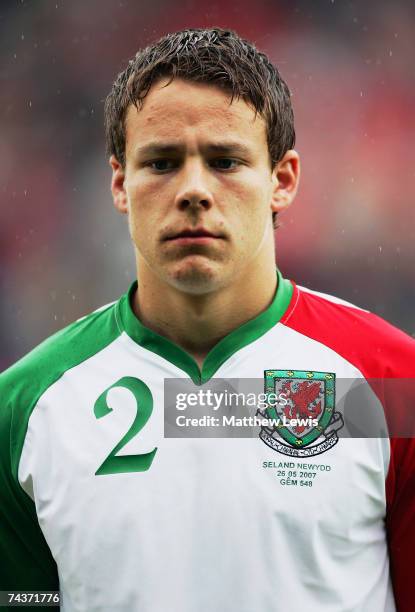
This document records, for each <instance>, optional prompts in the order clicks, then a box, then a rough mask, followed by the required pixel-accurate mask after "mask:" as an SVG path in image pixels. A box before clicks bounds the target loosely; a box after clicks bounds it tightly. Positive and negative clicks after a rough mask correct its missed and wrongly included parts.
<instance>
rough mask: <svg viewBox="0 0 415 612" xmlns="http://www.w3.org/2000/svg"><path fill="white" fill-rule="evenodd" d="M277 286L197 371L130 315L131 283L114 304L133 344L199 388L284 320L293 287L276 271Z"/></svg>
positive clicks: (174, 347)
mask: <svg viewBox="0 0 415 612" xmlns="http://www.w3.org/2000/svg"><path fill="white" fill-rule="evenodd" d="M277 277H278V285H277V290H276V292H275V295H274V299H273V300H272V302H271V304H270V306H269V307H268V308H267V309H266V310H264V311H263V312H261V313H260V314H259V315H257V316H256V317H254V318H253V319H250V320H249V321H247V322H246V323H244V324H243V325H241V326H240V327H238V328H237V329H234V330H233V331H232V332H231V333H230V334H228V335H227V336H225V337H224V338H222V340H220V341H219V342H218V343H217V344H215V346H214V347H213V348H212V349H211V350H210V351H209V353H208V355H207V356H206V359H205V361H204V363H203V367H202V369H201V370H200V368H199V366H198V364H197V363H196V361H195V360H194V359H193V357H192V356H191V355H189V353H187V352H186V351H185V350H184V349H182V348H181V347H180V346H178V345H177V344H175V343H174V342H172V341H171V340H168V339H167V338H165V337H164V336H161V335H160V334H157V333H156V332H154V331H152V330H151V329H149V328H148V327H145V325H143V324H142V323H141V321H140V320H139V319H137V317H136V316H135V314H134V311H133V309H132V306H131V303H132V298H133V296H134V294H135V291H136V290H137V281H135V282H134V283H133V284H132V285H131V287H130V289H129V290H128V292H127V293H126V294H125V295H123V296H122V298H121V299H120V301H119V302H118V304H117V309H118V315H119V318H120V320H121V323H122V327H123V329H124V331H125V332H126V333H127V334H128V335H129V336H130V338H132V339H133V340H134V341H135V342H137V344H139V345H140V346H142V347H143V348H145V349H147V350H149V351H152V352H153V353H156V354H157V355H159V356H160V357H163V358H164V359H166V360H167V361H170V362H171V363H173V364H174V365H175V366H177V367H178V368H180V369H181V370H183V371H184V372H186V373H187V374H188V375H189V376H190V378H191V379H192V380H193V382H194V383H195V384H199V385H200V384H203V383H205V382H206V381H207V380H209V379H210V378H212V376H213V375H214V374H215V372H216V371H217V370H218V369H219V368H220V366H221V365H222V364H223V363H225V361H227V360H228V359H229V358H230V357H231V356H232V355H233V354H234V353H236V352H237V351H239V350H240V349H241V348H243V347H244V346H247V345H248V344H251V343H252V342H254V341H255V340H257V339H258V338H260V337H261V336H263V335H264V334H265V333H266V332H267V331H268V330H269V329H271V327H273V326H274V325H276V324H277V323H278V322H279V321H280V320H281V318H282V317H283V316H284V314H285V312H286V310H287V308H288V305H289V303H290V301H291V297H292V294H293V285H292V283H291V282H290V281H289V280H286V279H284V278H283V277H282V275H281V273H280V271H279V270H277Z"/></svg>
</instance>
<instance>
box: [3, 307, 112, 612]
mask: <svg viewBox="0 0 415 612" xmlns="http://www.w3.org/2000/svg"><path fill="white" fill-rule="evenodd" d="M121 333H122V329H121V327H120V326H119V325H118V322H117V310H116V304H110V305H109V306H108V307H105V308H104V309H101V310H99V311H96V312H93V313H92V314H90V315H88V316H86V317H84V318H83V319H80V320H79V321H76V322H75V323H72V325H69V326H68V327H66V328H64V329H63V330H61V331H60V332H58V333H57V334H54V335H53V336H51V337H50V338H48V339H47V340H45V341H44V342H43V343H42V344H40V345H39V346H38V347H37V348H35V349H34V350H33V351H31V352H30V353H29V354H28V355H26V356H25V357H23V359H21V360H20V361H18V362H17V363H16V364H15V365H13V366H12V367H11V368H9V369H8V370H6V371H5V372H3V373H2V374H0V557H1V559H2V563H1V564H0V565H1V569H0V590H14V591H19V590H20V591H22V590H58V588H59V587H58V576H57V569H56V564H55V561H54V559H53V557H52V555H51V553H50V550H49V547H48V546H47V544H46V541H45V539H44V537H43V534H42V532H41V530H40V527H39V524H38V521H37V515H36V509H35V504H34V503H33V501H32V500H31V499H30V497H29V496H28V495H27V494H26V493H25V492H24V491H23V489H22V488H21V486H20V484H19V482H18V477H17V472H18V466H19V461H20V455H21V452H22V449H23V444H24V440H25V436H26V432H27V427H28V421H29V418H30V415H31V413H32V411H33V408H34V407H35V406H36V404H37V402H38V400H39V398H40V397H41V395H43V393H44V392H45V391H46V390H47V389H48V388H49V387H50V386H51V385H52V384H54V383H55V382H56V381H57V380H58V379H59V378H60V377H61V376H62V375H63V374H64V373H65V372H66V371H67V370H69V369H70V368H73V367H75V366H77V365H79V364H80V363H82V362H83V361H85V360H87V359H89V358H90V357H92V356H93V355H95V354H96V353H98V352H99V351H101V350H103V349H104V348H105V347H106V346H108V345H109V344H111V342H113V341H114V340H115V339H116V338H117V337H118V336H119V335H120V334H121ZM50 609H51V608H48V610H50Z"/></svg>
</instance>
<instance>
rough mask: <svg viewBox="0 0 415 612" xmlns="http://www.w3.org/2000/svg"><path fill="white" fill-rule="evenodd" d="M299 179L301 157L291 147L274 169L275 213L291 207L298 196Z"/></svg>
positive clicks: (272, 199) (273, 201) (273, 209)
mask: <svg viewBox="0 0 415 612" xmlns="http://www.w3.org/2000/svg"><path fill="white" fill-rule="evenodd" d="M299 180H300V157H299V155H298V153H297V151H294V150H293V149H290V150H289V151H287V152H286V154H285V155H284V157H283V158H282V159H281V160H280V161H279V162H278V163H277V164H275V167H274V170H273V171H272V182H273V191H272V198H271V210H272V212H273V213H276V212H281V211H283V210H285V209H286V208H288V207H289V205H290V204H291V202H292V201H293V200H294V198H295V196H296V193H297V189H298V183H299Z"/></svg>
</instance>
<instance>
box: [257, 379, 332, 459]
mask: <svg viewBox="0 0 415 612" xmlns="http://www.w3.org/2000/svg"><path fill="white" fill-rule="evenodd" d="M264 374H265V393H266V394H267V403H268V407H267V408H266V409H265V411H264V412H261V411H258V413H259V414H260V415H261V416H263V417H266V418H268V419H272V422H273V425H271V426H269V427H268V426H263V427H262V429H261V431H260V434H259V437H260V438H261V440H262V441H263V442H265V444H267V445H268V446H269V447H271V448H272V449H274V450H275V451H277V452H278V453H282V454H283V455H289V456H291V457H311V456H313V455H319V454H321V453H324V452H326V451H328V450H329V449H330V448H332V447H333V446H334V445H335V444H336V443H337V442H338V436H337V431H338V430H339V429H340V428H341V427H343V425H344V422H343V418H342V415H341V414H340V412H336V411H335V388H336V385H335V381H336V375H335V374H333V373H331V372H312V371H304V370H265V373H264ZM276 398H278V400H277V401H275V399H276ZM258 413H257V414H258Z"/></svg>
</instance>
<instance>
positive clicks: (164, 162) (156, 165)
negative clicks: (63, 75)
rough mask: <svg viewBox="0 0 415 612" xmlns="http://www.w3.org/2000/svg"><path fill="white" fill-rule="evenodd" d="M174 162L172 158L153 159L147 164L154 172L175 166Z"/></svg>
mask: <svg viewBox="0 0 415 612" xmlns="http://www.w3.org/2000/svg"><path fill="white" fill-rule="evenodd" d="M176 165H177V164H176V162H174V160H172V159H155V160H153V161H151V162H148V164H147V166H148V167H149V168H151V169H152V170H155V171H156V172H167V171H168V170H172V169H173V168H175V167H176Z"/></svg>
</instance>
